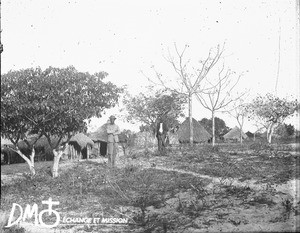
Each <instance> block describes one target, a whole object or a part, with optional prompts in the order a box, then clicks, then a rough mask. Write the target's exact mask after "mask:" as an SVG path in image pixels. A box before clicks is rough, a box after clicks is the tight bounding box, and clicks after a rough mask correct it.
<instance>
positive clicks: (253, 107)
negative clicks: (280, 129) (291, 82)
mask: <svg viewBox="0 0 300 233" xmlns="http://www.w3.org/2000/svg"><path fill="white" fill-rule="evenodd" d="M298 106H299V103H298V101H297V100H292V101H289V100H287V99H285V98H282V99H281V98H279V97H277V96H274V95H273V94H270V93H269V94H267V95H265V96H258V97H256V98H255V99H254V100H253V101H252V103H250V104H249V105H248V113H249V118H250V119H253V120H255V121H256V122H259V123H260V124H261V125H263V126H264V127H265V128H266V129H267V139H268V142H271V138H272V134H273V131H274V128H275V127H276V126H278V125H280V124H282V123H283V122H284V120H285V119H287V118H288V117H289V116H291V115H293V114H294V113H295V112H296V111H297V109H298Z"/></svg>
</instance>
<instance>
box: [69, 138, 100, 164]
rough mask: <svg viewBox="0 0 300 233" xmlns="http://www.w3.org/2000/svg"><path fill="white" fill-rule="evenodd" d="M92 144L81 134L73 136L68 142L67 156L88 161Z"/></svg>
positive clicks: (91, 141) (89, 139) (90, 140)
mask: <svg viewBox="0 0 300 233" xmlns="http://www.w3.org/2000/svg"><path fill="white" fill-rule="evenodd" d="M93 146H94V142H93V140H92V139H91V138H89V137H88V136H87V135H85V134H83V133H78V134H75V135H74V136H73V137H71V139H70V141H69V155H70V157H71V159H73V158H86V159H89V156H90V154H91V151H92V148H93Z"/></svg>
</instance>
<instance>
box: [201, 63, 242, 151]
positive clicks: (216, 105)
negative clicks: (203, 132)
mask: <svg viewBox="0 0 300 233" xmlns="http://www.w3.org/2000/svg"><path fill="white" fill-rule="evenodd" d="M234 74H235V72H233V71H231V70H230V69H227V70H226V72H224V64H223V66H222V68H221V70H220V71H219V72H218V79H217V80H216V83H213V82H211V81H209V80H207V79H206V81H207V84H208V86H209V88H206V90H203V91H201V92H196V97H197V99H198V100H199V102H200V103H201V105H202V106H203V107H204V108H206V109H208V110H209V111H210V112H211V118H212V134H213V135H212V136H213V137H212V145H213V146H214V145H215V114H216V112H217V111H221V109H225V108H227V107H228V106H229V105H230V104H231V103H233V102H235V101H237V100H238V99H240V98H241V97H242V96H243V95H244V94H245V93H243V94H240V95H238V96H237V97H232V96H231V92H232V90H233V89H234V88H235V87H236V85H237V84H238V82H239V80H240V78H241V76H242V74H240V75H238V76H237V78H236V80H234V78H232V77H233V75H234Z"/></svg>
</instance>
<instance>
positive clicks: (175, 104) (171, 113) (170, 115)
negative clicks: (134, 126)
mask: <svg viewBox="0 0 300 233" xmlns="http://www.w3.org/2000/svg"><path fill="white" fill-rule="evenodd" d="M123 102H124V104H125V106H126V109H127V111H128V116H127V120H129V121H139V122H142V123H143V124H145V125H142V126H141V127H140V130H141V131H145V130H146V131H148V130H151V131H152V132H154V130H155V125H156V122H157V120H158V119H160V118H164V119H165V120H166V122H168V125H169V128H173V127H175V126H176V125H178V121H177V119H178V117H182V116H183V110H184V107H183V104H184V103H185V101H184V100H183V99H182V98H181V96H180V95H179V94H177V93H176V92H166V91H161V90H159V91H157V92H156V93H154V94H151V93H148V94H145V93H139V94H138V95H137V96H130V95H129V94H127V95H126V97H125V98H124V100H123Z"/></svg>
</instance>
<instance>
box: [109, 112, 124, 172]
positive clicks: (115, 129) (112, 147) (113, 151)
mask: <svg viewBox="0 0 300 233" xmlns="http://www.w3.org/2000/svg"><path fill="white" fill-rule="evenodd" d="M115 120H116V117H115V116H110V117H109V123H108V124H107V127H106V132H107V154H108V164H109V166H111V167H114V166H115V164H116V157H117V154H118V142H119V136H118V135H119V134H120V133H121V131H120V128H119V126H118V125H116V124H115Z"/></svg>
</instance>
